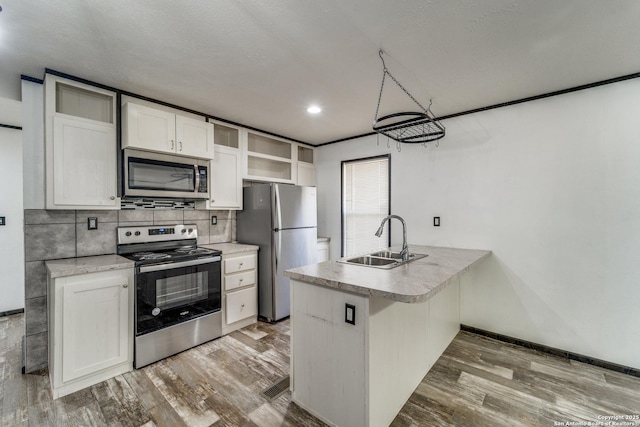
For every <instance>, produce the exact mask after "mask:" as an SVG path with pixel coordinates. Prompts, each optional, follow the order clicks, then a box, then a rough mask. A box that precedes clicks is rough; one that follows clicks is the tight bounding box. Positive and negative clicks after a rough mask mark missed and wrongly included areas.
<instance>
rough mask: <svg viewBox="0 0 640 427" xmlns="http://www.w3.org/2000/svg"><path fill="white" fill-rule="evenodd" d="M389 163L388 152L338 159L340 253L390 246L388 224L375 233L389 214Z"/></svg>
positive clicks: (361, 251) (343, 254)
mask: <svg viewBox="0 0 640 427" xmlns="http://www.w3.org/2000/svg"><path fill="white" fill-rule="evenodd" d="M390 163H391V156H390V155H385V156H379V157H369V158H365V159H357V160H349V161H345V162H342V256H352V255H356V254H361V253H364V252H368V251H374V250H376V249H382V248H387V247H389V246H390V243H391V240H390V239H391V237H390V236H391V233H390V230H389V224H387V225H385V229H384V233H383V234H382V236H380V237H379V238H378V237H376V236H375V232H376V230H377V229H378V227H379V226H380V222H381V221H382V219H383V218H384V217H385V216H387V215H389V213H390V206H391V203H390V199H391V193H390V188H391V185H390V183H391V165H390Z"/></svg>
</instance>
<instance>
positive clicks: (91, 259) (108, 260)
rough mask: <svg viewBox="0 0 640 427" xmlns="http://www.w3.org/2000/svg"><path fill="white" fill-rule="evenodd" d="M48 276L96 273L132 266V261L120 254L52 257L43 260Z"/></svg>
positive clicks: (53, 277)
mask: <svg viewBox="0 0 640 427" xmlns="http://www.w3.org/2000/svg"><path fill="white" fill-rule="evenodd" d="M44 264H45V266H46V268H47V271H48V272H49V276H50V277H51V278H52V279H55V278H57V277H67V276H75V275H78V274H88V273H97V272H100V271H110V270H121V269H124V268H133V267H134V262H133V261H131V260H129V259H127V258H124V257H121V256H120V255H98V256H87V257H80V258H66V259H52V260H49V261H45V262H44Z"/></svg>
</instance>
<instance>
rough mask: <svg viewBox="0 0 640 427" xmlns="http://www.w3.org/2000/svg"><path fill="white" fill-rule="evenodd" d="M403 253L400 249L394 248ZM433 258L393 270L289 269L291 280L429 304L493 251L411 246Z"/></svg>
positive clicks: (340, 266) (343, 267)
mask: <svg viewBox="0 0 640 427" xmlns="http://www.w3.org/2000/svg"><path fill="white" fill-rule="evenodd" d="M394 250H399V248H394ZM409 251H410V252H412V253H417V254H428V255H429V256H427V257H425V258H422V259H418V260H415V261H412V262H410V263H407V264H404V265H401V266H399V267H396V268H392V269H390V270H383V269H379V268H372V267H365V266H360V265H353V264H343V263H338V262H336V261H326V262H322V263H319V264H312V265H307V266H304V267H299V268H293V269H291V270H287V271H286V272H285V275H287V276H288V277H290V278H291V279H295V280H299V281H301V282H306V283H311V284H314V285H320V286H325V287H327V288H335V289H340V290H343V291H348V292H353V293H356V294H359V295H365V296H371V297H375V298H384V299H388V300H392V301H398V302H405V303H416V302H422V301H426V300H428V299H429V298H431V297H432V296H434V295H435V294H437V293H438V292H440V291H441V290H442V289H444V288H445V287H446V286H447V284H448V283H449V282H450V281H451V279H453V278H455V277H456V276H458V275H459V274H461V273H464V272H465V271H467V270H468V269H469V268H470V267H471V266H472V265H474V264H476V263H477V262H479V261H481V260H483V259H485V258H488V257H489V255H491V251H486V250H474V249H456V248H442V247H436V246H418V245H409Z"/></svg>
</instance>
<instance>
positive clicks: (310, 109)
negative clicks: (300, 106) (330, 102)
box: [307, 105, 322, 114]
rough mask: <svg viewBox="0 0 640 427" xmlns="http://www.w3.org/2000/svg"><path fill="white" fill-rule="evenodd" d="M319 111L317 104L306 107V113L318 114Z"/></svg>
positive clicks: (320, 109)
mask: <svg viewBox="0 0 640 427" xmlns="http://www.w3.org/2000/svg"><path fill="white" fill-rule="evenodd" d="M321 111H322V108H320V107H318V106H317V105H310V106H309V107H308V108H307V113H310V114H318V113H319V112H321Z"/></svg>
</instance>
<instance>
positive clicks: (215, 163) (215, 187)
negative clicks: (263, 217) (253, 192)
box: [209, 146, 242, 210]
mask: <svg viewBox="0 0 640 427" xmlns="http://www.w3.org/2000/svg"><path fill="white" fill-rule="evenodd" d="M215 153H216V156H215V158H214V159H213V160H212V161H211V162H210V171H209V175H210V177H211V178H210V180H209V185H210V188H209V190H210V192H211V193H210V194H211V200H210V201H209V209H236V210H237V209H240V210H241V209H242V156H241V154H240V150H237V149H233V148H227V147H218V146H216V148H215Z"/></svg>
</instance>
